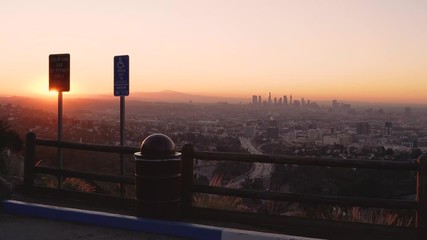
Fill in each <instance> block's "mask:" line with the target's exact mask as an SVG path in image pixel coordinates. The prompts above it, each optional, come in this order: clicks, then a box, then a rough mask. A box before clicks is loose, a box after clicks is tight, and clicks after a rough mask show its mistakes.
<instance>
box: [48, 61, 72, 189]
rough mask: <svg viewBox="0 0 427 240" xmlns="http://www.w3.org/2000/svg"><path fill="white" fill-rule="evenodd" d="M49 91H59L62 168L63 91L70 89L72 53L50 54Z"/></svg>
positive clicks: (59, 180)
mask: <svg viewBox="0 0 427 240" xmlns="http://www.w3.org/2000/svg"><path fill="white" fill-rule="evenodd" d="M49 91H57V92H58V160H59V169H62V154H61V141H62V92H69V91H70V54H68V53H65V54H50V55H49ZM61 180H62V179H61V177H58V188H61V184H62V181H61Z"/></svg>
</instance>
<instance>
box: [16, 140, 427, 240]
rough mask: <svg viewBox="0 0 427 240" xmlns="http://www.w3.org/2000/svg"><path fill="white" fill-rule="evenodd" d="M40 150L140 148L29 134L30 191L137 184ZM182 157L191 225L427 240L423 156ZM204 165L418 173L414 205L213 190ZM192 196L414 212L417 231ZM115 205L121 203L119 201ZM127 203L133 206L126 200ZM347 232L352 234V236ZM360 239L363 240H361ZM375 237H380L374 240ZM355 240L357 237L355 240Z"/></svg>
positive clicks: (186, 152)
mask: <svg viewBox="0 0 427 240" xmlns="http://www.w3.org/2000/svg"><path fill="white" fill-rule="evenodd" d="M36 145H37V146H48V147H61V148H68V149H79V150H88V151H100V152H111V153H127V154H129V153H134V152H136V151H138V150H139V149H138V148H134V147H122V146H105V145H93V144H78V143H70V142H61V144H60V145H59V144H58V142H57V141H55V140H43V139H37V138H36V136H35V134H33V133H29V134H28V135H27V138H26V156H25V179H24V183H25V186H26V187H27V188H32V186H33V179H34V175H35V174H50V175H54V176H58V177H77V178H83V179H88V180H102V181H109V182H114V183H121V184H134V178H133V177H125V176H110V175H101V174H95V173H83V172H77V171H70V170H65V169H52V168H45V167H37V166H35V165H34V161H35V148H36ZM181 153H182V170H183V172H182V182H183V184H182V197H181V207H182V209H183V213H184V214H183V216H184V217H185V218H187V219H196V218H198V219H208V220H209V221H214V220H217V221H218V220H219V221H234V222H238V223H242V224H252V225H254V224H255V227H256V226H258V227H259V226H262V227H269V228H271V229H272V230H273V231H279V232H286V233H288V234H297V235H301V234H302V235H304V234H306V235H308V236H312V237H325V238H329V239H342V238H343V236H347V237H346V239H358V238H359V237H361V236H364V237H363V238H364V239H367V238H366V236H368V235H370V237H372V238H369V239H375V238H377V239H379V238H380V237H381V239H385V238H383V237H384V236H385V237H386V238H387V239H427V156H421V157H420V158H418V160H417V162H395V161H372V160H339V159H332V158H313V157H294V156H272V155H251V154H238V153H217V152H195V151H194V149H193V147H192V146H191V145H189V144H186V145H184V147H183V148H182V149H181ZM195 159H198V160H205V161H210V160H212V161H218V160H220V161H234V162H248V163H254V162H259V163H270V164H292V165H308V166H322V167H343V168H358V169H362V168H364V169H376V170H384V171H386V170H401V171H415V172H416V173H417V186H416V194H417V196H416V200H395V199H377V198H354V197H340V196H325V195H311V194H294V193H281V192H267V191H255V190H243V189H230V188H225V187H212V186H206V185H198V184H194V183H193V179H194V165H193V164H194V160H195ZM194 194H215V195H223V196H232V197H241V198H251V199H259V200H272V201H286V202H297V203H309V204H329V205H338V206H360V207H369V208H389V209H405V210H411V211H415V212H416V220H415V228H411V227H391V226H383V225H376V224H358V223H340V222H336V221H327V220H318V219H308V218H299V217H289V216H279V215H263V214H255V213H245V212H237V211H227V210H218V209H207V208H199V207H195V206H193V195H194ZM116 200H117V199H116ZM127 200H128V201H134V200H132V199H127ZM349 230H350V231H351V232H349ZM358 234H359V235H358ZM376 234H377V235H376ZM351 236H353V237H351Z"/></svg>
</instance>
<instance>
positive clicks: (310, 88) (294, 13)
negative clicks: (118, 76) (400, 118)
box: [0, 0, 427, 104]
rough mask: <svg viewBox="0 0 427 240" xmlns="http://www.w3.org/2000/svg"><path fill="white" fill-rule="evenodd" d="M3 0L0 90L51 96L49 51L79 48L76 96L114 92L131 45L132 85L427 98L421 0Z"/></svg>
mask: <svg viewBox="0 0 427 240" xmlns="http://www.w3.org/2000/svg"><path fill="white" fill-rule="evenodd" d="M0 5H1V9H0V20H1V21H2V22H4V23H8V24H5V25H4V27H3V29H2V32H3V34H2V36H3V38H2V45H1V46H0V49H1V52H2V55H1V56H0V96H14V95H17V96H43V97H48V96H51V97H52V98H54V96H55V94H54V93H49V91H48V55H49V54H53V53H70V55H71V87H70V88H71V92H70V93H66V95H68V96H70V97H71V96H77V95H78V96H85V95H86V96H89V95H91V94H110V95H111V96H113V57H114V56H116V55H122V54H126V55H129V56H130V96H132V93H135V92H157V91H162V90H174V91H178V92H184V93H190V94H202V95H209V96H222V97H224V96H228V97H239V98H247V99H248V101H250V97H251V96H252V95H259V93H263V95H264V93H268V92H270V91H271V90H274V94H275V95H277V97H278V98H279V97H280V96H282V97H283V95H289V93H291V92H292V93H293V95H294V96H304V97H305V99H313V100H315V101H331V100H333V99H340V100H342V101H364V102H386V103H391V102H393V103H418V104H420V103H426V102H427V96H426V95H425V94H424V89H427V81H425V80H426V79H427V45H426V44H425V42H427V32H426V31H425V30H424V27H425V23H427V2H425V1H421V0H418V1H417V0H414V1H403V0H393V1H384V0H376V1H345V2H342V1H336V0H329V1H322V2H319V1H273V0H270V1H233V2H229V1H203V2H200V1H194V0H186V1H166V0H164V1H143V2H139V1H130V0H129V1H121V2H117V3H116V2H114V1H91V2H86V1H73V2H67V3H64V2H51V1H37V2H33V1H21V2H15V1H4V2H2V3H1V4H0ZM280 94H281V95H280ZM279 95H280V96H279ZM264 98H265V97H264ZM298 98H300V97H298ZM298 100H300V99H298Z"/></svg>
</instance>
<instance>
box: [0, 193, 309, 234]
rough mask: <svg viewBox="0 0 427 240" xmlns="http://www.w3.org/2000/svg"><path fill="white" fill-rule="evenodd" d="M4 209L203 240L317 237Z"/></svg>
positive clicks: (24, 206)
mask: <svg viewBox="0 0 427 240" xmlns="http://www.w3.org/2000/svg"><path fill="white" fill-rule="evenodd" d="M1 206H2V212H3V213H8V214H15V215H22V216H30V217H39V218H47V219H51V220H58V221H66V222H75V223H81V224H89V225H96V226H101V227H111V228H119V229H125V230H131V231H137V232H146V233H154V234H159V235H168V236H176V237H183V238H189V239H203V240H237V239H238V240H314V239H313V238H304V237H296V236H289V235H281V234H272V233H262V232H254V231H245V230H237V229H231V228H220V227H211V226H206V225H200V224H192V223H181V222H172V221H164V220H156V219H149V218H140V217H134V216H127V215H121V214H112V213H104V212H98V211H90V210H81V209H74V208H66V207H56V206H50V205H43V204H36V203H27V202H22V201H15V200H5V201H3V202H2V204H1Z"/></svg>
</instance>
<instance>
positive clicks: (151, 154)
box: [134, 133, 181, 159]
mask: <svg viewBox="0 0 427 240" xmlns="http://www.w3.org/2000/svg"><path fill="white" fill-rule="evenodd" d="M134 156H135V157H136V158H143V159H165V158H176V157H179V156H181V153H180V152H176V151H175V143H174V142H173V141H172V139H170V138H169V137H168V136H166V135H165V134H161V133H155V134H151V135H150V136H148V137H147V138H146V139H144V141H142V143H141V149H140V152H136V153H135V154H134Z"/></svg>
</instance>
